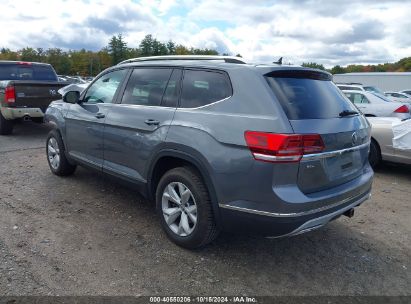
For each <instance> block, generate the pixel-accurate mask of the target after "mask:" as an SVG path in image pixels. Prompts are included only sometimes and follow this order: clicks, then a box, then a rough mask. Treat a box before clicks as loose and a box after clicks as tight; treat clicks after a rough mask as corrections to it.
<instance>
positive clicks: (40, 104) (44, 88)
mask: <svg viewBox="0 0 411 304" xmlns="http://www.w3.org/2000/svg"><path fill="white" fill-rule="evenodd" d="M0 80H5V81H8V83H7V87H9V88H10V89H9V90H11V91H12V92H11V93H10V94H12V95H13V97H14V98H13V99H14V101H13V103H9V106H11V107H26V108H40V109H42V110H43V112H44V111H45V110H46V109H47V106H48V105H49V104H50V102H52V101H53V100H56V99H60V98H61V96H60V94H59V93H58V92H57V91H58V90H59V89H60V88H61V87H63V86H65V85H67V84H66V83H60V82H58V79H57V75H56V72H55V71H54V69H53V67H52V66H51V65H49V64H44V63H32V62H17V61H16V62H15V61H2V62H0Z"/></svg>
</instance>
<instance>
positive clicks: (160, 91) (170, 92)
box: [103, 67, 182, 182]
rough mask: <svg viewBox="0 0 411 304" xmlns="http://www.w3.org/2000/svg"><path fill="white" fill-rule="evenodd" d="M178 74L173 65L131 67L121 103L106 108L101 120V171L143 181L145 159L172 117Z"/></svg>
mask: <svg viewBox="0 0 411 304" xmlns="http://www.w3.org/2000/svg"><path fill="white" fill-rule="evenodd" d="M181 75H182V72H181V70H180V69H174V70H173V68H159V67H158V68H155V67H152V68H136V69H134V71H133V72H132V74H131V76H130V79H129V80H128V83H127V86H126V88H125V91H124V94H123V95H122V97H121V103H120V104H117V105H115V106H113V107H112V108H111V109H110V112H109V114H108V116H107V119H106V121H105V132H104V133H105V134H104V168H103V170H104V171H105V172H107V173H110V174H113V175H116V176H118V177H121V178H124V179H127V180H130V181H133V182H145V180H144V177H143V176H144V171H145V169H146V166H147V164H148V160H149V159H150V158H151V157H152V156H153V154H154V151H155V150H156V149H157V148H158V147H159V146H160V145H161V143H162V142H163V141H164V140H165V138H166V135H167V132H168V129H169V126H170V124H171V121H172V119H173V117H174V113H175V111H176V106H177V102H178V98H179V94H180V79H181Z"/></svg>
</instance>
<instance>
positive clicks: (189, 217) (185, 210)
mask: <svg viewBox="0 0 411 304" xmlns="http://www.w3.org/2000/svg"><path fill="white" fill-rule="evenodd" d="M181 185H182V186H181ZM169 187H172V188H173V189H174V190H175V191H176V192H175V194H176V195H177V197H180V196H181V197H183V196H184V198H182V199H181V200H180V202H183V203H184V202H186V203H185V204H181V206H182V207H180V205H178V204H176V203H175V202H173V198H171V199H168V198H167V195H166V194H165V193H166V192H167V193H168V194H170V193H173V192H172V191H171V190H170V188H169ZM187 190H189V192H190V193H188V194H187ZM181 192H183V194H184V195H181ZM189 196H190V197H189ZM156 205H157V212H158V214H159V217H160V221H161V225H162V227H163V229H164V231H165V232H166V234H167V236H168V237H169V239H170V240H172V241H173V242H174V243H176V244H177V245H179V246H181V247H184V248H188V249H195V248H199V247H203V246H205V245H207V244H209V243H210V242H212V241H213V240H214V239H216V238H217V236H218V234H219V229H218V228H217V226H216V224H215V220H214V215H213V211H212V206H211V200H210V196H209V193H208V190H207V187H206V186H205V184H204V182H203V181H202V178H201V177H200V176H199V174H198V173H197V172H196V170H194V169H193V168H191V167H179V168H175V169H172V170H170V171H168V172H166V173H165V174H164V175H163V177H162V178H161V179H160V182H159V183H158V186H157V190H156ZM183 205H185V206H183ZM177 209H180V210H177ZM194 209H195V212H194V211H193V210H194ZM170 210H175V211H176V212H174V213H173V214H172V213H171V212H170ZM165 211H166V212H165ZM192 211H193V212H192ZM177 213H179V215H176V214H177ZM168 214H171V215H170V216H169V215H168ZM176 216H177V217H176ZM166 217H167V218H168V220H169V224H168V223H167V221H166ZM193 217H195V219H196V221H195V223H194V221H193ZM174 218H175V221H174V220H173V219H174ZM184 218H185V220H184ZM170 222H174V223H173V224H171V225H170ZM184 223H185V224H186V225H184ZM177 224H178V225H177Z"/></svg>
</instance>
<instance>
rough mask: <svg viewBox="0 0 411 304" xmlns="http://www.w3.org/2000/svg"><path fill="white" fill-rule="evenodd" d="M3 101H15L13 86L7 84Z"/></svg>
mask: <svg viewBox="0 0 411 304" xmlns="http://www.w3.org/2000/svg"><path fill="white" fill-rule="evenodd" d="M4 101H5V102H6V103H9V104H10V103H14V102H15V101H16V91H15V90H14V87H13V86H8V87H6V88H5V90H4Z"/></svg>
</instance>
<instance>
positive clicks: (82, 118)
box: [65, 69, 128, 169]
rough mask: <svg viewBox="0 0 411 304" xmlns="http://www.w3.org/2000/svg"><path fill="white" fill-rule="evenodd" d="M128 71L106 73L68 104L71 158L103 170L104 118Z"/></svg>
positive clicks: (69, 151) (68, 134)
mask: <svg viewBox="0 0 411 304" xmlns="http://www.w3.org/2000/svg"><path fill="white" fill-rule="evenodd" d="M127 73H128V70H127V69H120V70H115V71H111V72H108V73H105V74H104V75H102V76H100V78H99V79H97V80H96V81H95V82H94V83H93V84H91V85H90V87H88V89H87V91H86V92H85V93H83V94H82V97H81V102H80V103H78V104H71V105H70V106H69V110H68V111H67V114H66V119H65V122H66V139H67V140H66V142H67V148H68V153H69V154H70V156H71V157H73V158H75V159H77V160H78V161H81V162H85V163H87V164H89V165H91V166H93V167H95V168H97V169H102V166H103V131H104V121H105V119H106V115H107V113H108V111H109V110H110V108H111V107H112V106H113V103H114V102H115V101H116V98H117V95H118V92H119V91H120V87H121V85H122V84H123V80H124V79H125V76H126V74H127Z"/></svg>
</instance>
